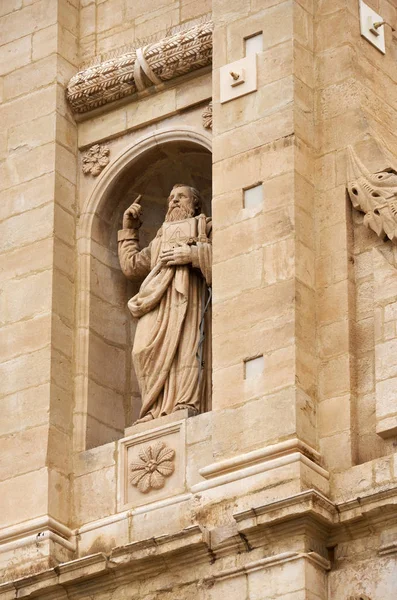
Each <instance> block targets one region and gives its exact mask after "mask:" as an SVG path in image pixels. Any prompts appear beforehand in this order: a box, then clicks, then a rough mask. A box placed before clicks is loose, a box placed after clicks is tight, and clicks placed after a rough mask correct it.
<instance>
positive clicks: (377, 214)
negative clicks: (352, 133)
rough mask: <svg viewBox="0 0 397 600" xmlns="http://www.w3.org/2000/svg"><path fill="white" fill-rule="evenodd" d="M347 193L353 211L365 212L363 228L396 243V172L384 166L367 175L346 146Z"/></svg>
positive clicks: (356, 157) (365, 170)
mask: <svg viewBox="0 0 397 600" xmlns="http://www.w3.org/2000/svg"><path fill="white" fill-rule="evenodd" d="M347 191H348V194H349V197H350V200H351V202H352V204H353V206H354V208H356V209H357V210H360V211H361V212H363V213H365V216H364V225H365V226H366V227H369V228H370V229H372V230H373V231H375V233H376V234H377V235H378V236H379V237H381V238H384V237H386V236H387V237H388V238H389V240H392V241H393V242H395V241H396V240H397V171H395V170H394V169H392V168H391V167H386V168H385V169H384V170H383V171H379V172H377V173H370V172H369V171H368V169H367V168H366V167H365V166H364V165H363V163H362V162H361V161H360V159H359V158H358V156H357V154H356V153H355V152H354V150H353V148H352V147H349V183H348V185H347Z"/></svg>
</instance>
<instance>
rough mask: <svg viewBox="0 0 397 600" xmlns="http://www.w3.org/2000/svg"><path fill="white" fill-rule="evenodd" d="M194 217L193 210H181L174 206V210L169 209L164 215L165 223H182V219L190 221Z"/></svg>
mask: <svg viewBox="0 0 397 600" xmlns="http://www.w3.org/2000/svg"><path fill="white" fill-rule="evenodd" d="M191 217H194V210H193V209H186V208H181V207H180V206H175V207H174V208H169V209H168V211H167V214H166V215H165V220H166V221H182V220H183V219H190V218H191Z"/></svg>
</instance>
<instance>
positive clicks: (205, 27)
mask: <svg viewBox="0 0 397 600" xmlns="http://www.w3.org/2000/svg"><path fill="white" fill-rule="evenodd" d="M211 63H212V23H211V22H210V21H208V22H206V23H202V24H200V25H196V26H195V27H192V28H191V29H188V30H187V31H183V32H180V33H177V34H175V35H172V36H169V37H166V38H164V39H163V40H160V41H158V42H154V43H152V44H148V45H147V46H144V47H143V48H138V49H137V50H134V51H133V52H129V53H127V54H123V55H122V56H119V57H117V58H113V59H110V60H106V61H104V62H102V63H100V64H99V65H95V66H93V67H90V68H88V69H84V70H83V71H80V72H79V73H77V74H76V75H75V76H74V77H72V79H71V80H70V81H69V84H68V87H67V91H66V97H67V99H68V101H69V104H70V106H71V108H72V110H73V112H75V113H85V112H88V111H90V110H93V109H94V108H98V107H99V106H104V105H105V104H108V103H109V102H113V101H114V100H119V99H120V98H125V97H126V96H130V95H132V94H135V93H136V92H140V91H143V90H145V89H147V88H149V87H151V86H153V85H159V84H161V83H162V82H164V81H168V80H170V79H174V78H175V77H179V76H180V75H185V74H186V73H190V72H191V71H195V70H197V69H201V68H202V67H206V66H208V65H210V64H211Z"/></svg>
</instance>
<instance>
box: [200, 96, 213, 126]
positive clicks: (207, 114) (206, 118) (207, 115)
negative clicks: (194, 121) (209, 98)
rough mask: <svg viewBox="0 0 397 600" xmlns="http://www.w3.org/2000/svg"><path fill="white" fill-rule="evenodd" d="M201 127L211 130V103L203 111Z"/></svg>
mask: <svg viewBox="0 0 397 600" xmlns="http://www.w3.org/2000/svg"><path fill="white" fill-rule="evenodd" d="M202 117H203V127H204V128H205V129H212V102H210V103H209V104H208V106H207V107H206V108H205V109H204V110H203V115H202Z"/></svg>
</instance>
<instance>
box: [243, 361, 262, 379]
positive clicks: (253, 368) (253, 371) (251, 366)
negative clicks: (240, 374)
mask: <svg viewBox="0 0 397 600" xmlns="http://www.w3.org/2000/svg"><path fill="white" fill-rule="evenodd" d="M264 368H265V361H264V358H263V356H256V357H255V358H249V359H248V360H245V361H244V379H247V380H250V379H256V378H257V377H260V376H261V375H262V373H263V371H264Z"/></svg>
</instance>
